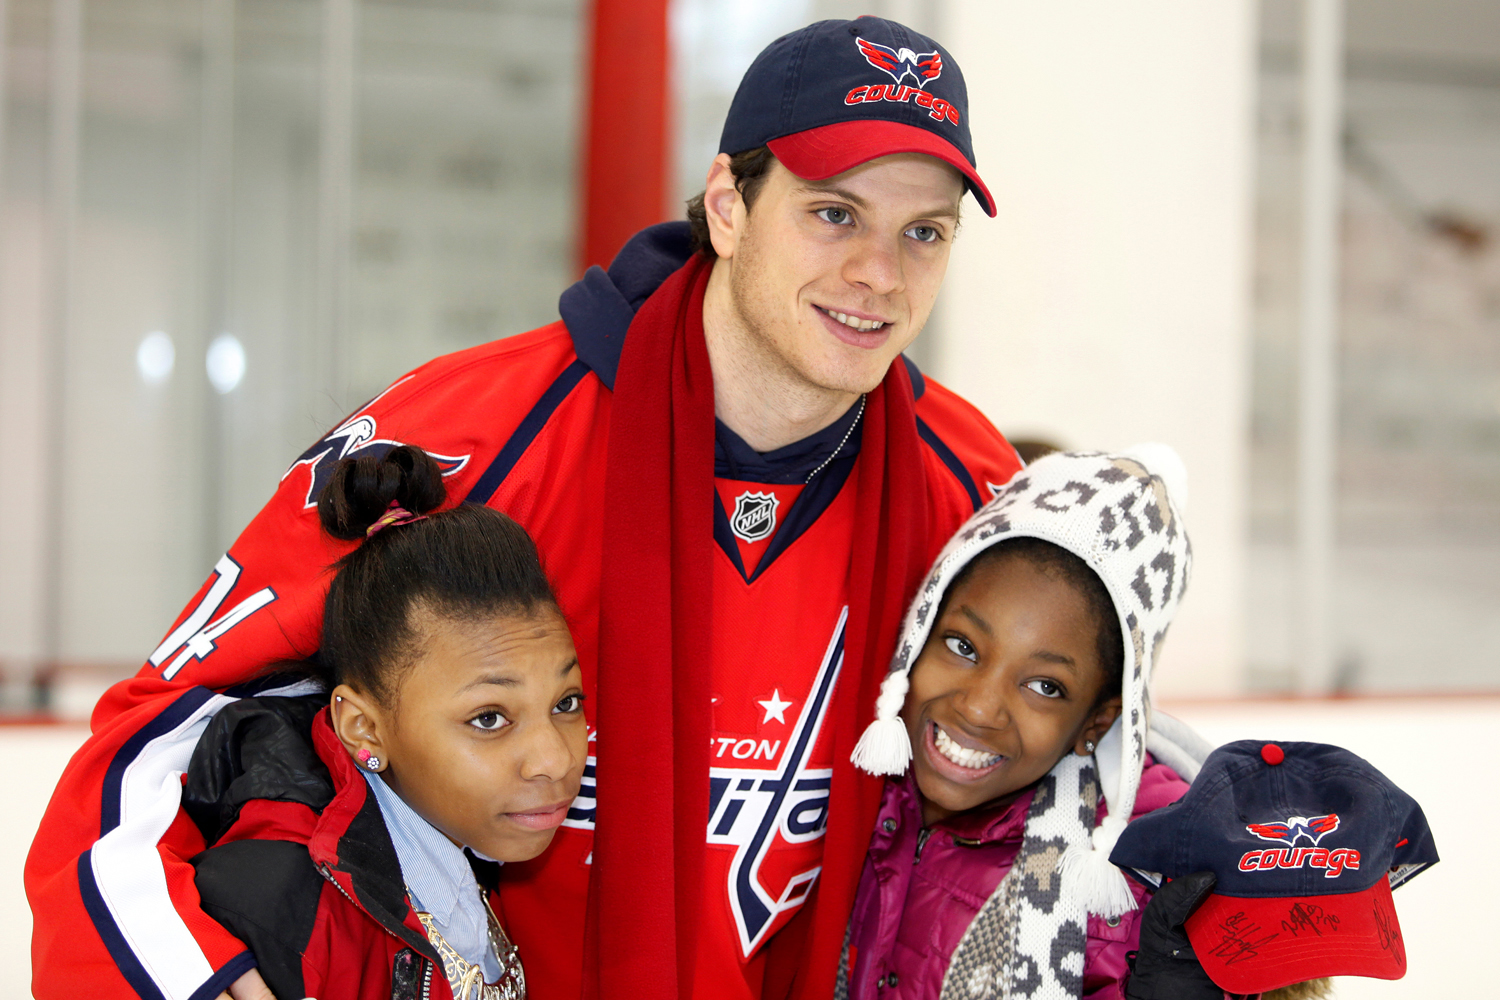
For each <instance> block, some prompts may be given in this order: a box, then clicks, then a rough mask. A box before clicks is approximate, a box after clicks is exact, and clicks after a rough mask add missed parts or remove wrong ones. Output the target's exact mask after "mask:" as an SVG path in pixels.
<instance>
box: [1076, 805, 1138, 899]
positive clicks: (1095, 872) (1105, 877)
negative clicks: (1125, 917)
mask: <svg viewBox="0 0 1500 1000" xmlns="http://www.w3.org/2000/svg"><path fill="white" fill-rule="evenodd" d="M1124 829H1125V820H1124V819H1123V818H1121V817H1119V816H1117V815H1115V814H1114V813H1110V814H1109V815H1108V816H1106V817H1104V822H1103V823H1100V824H1099V825H1098V826H1096V827H1094V834H1093V836H1092V837H1091V838H1090V843H1088V844H1086V845H1085V844H1073V845H1072V846H1070V847H1069V848H1068V849H1067V850H1066V851H1065V852H1063V856H1062V860H1061V861H1059V862H1058V864H1057V867H1058V870H1059V871H1061V872H1062V877H1063V882H1064V884H1067V885H1070V886H1071V887H1072V889H1073V891H1075V892H1077V893H1078V895H1079V897H1080V898H1081V899H1082V901H1083V905H1084V908H1085V909H1086V910H1088V911H1089V912H1090V913H1097V914H1099V915H1100V916H1101V917H1118V916H1121V915H1122V914H1126V913H1129V912H1130V911H1131V910H1133V909H1135V908H1136V903H1135V895H1134V894H1133V893H1132V892H1131V891H1130V883H1129V882H1126V881H1125V873H1124V872H1123V871H1121V870H1120V869H1118V868H1116V867H1115V866H1114V865H1112V864H1110V862H1109V854H1110V852H1111V851H1113V850H1114V849H1115V841H1117V840H1119V839H1120V832H1121V831H1122V830H1124Z"/></svg>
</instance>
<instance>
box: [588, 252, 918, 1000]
mask: <svg viewBox="0 0 1500 1000" xmlns="http://www.w3.org/2000/svg"><path fill="white" fill-rule="evenodd" d="M712 270H713V264H712V261H711V260H708V259H705V258H703V257H701V256H695V257H694V258H693V260H691V261H689V262H688V263H687V264H686V265H685V266H684V267H683V268H682V269H681V270H679V271H678V272H677V273H676V274H674V275H672V277H670V278H668V279H667V281H666V282H665V283H664V284H663V285H662V286H661V288H659V289H658V290H657V291H656V292H655V294H653V295H652V296H651V298H650V299H648V300H647V301H646V303H645V305H644V306H642V307H641V310H640V312H638V313H637V314H636V317H635V320H634V321H633V322H632V323H631V325H630V331H629V334H628V335H627V336H626V339H625V347H624V351H623V354H622V356H621V358H620V366H619V371H618V374H617V376H616V379H615V388H614V400H613V404H612V412H611V416H610V439H609V458H608V467H607V469H606V473H605V500H604V560H603V579H602V583H601V587H600V599H601V608H600V623H599V662H600V665H601V666H600V669H599V671H598V676H597V681H596V683H597V687H596V690H597V697H598V703H597V711H596V712H595V718H596V720H597V723H598V727H599V734H600V741H599V747H600V750H599V764H598V791H597V796H598V797H597V809H598V811H597V813H596V816H597V829H596V832H595V836H594V863H593V868H592V876H593V877H592V880H591V882H590V886H589V918H588V935H587V945H586V954H585V967H584V976H585V983H586V987H585V993H586V995H588V996H589V997H591V998H602V1000H626V998H634V997H640V998H643V1000H644V998H650V1000H663V998H667V1000H670V998H684V1000H685V998H687V997H689V996H690V995H691V994H692V991H693V986H692V983H693V966H694V956H695V949H696V948H697V944H698V935H697V929H698V924H699V916H698V911H699V909H700V899H701V896H702V889H701V884H702V880H703V866H704V855H705V850H706V849H705V841H706V838H707V829H708V790H709V784H708V771H709V756H708V744H709V724H710V714H711V709H710V707H709V696H710V695H709V688H710V681H711V668H710V665H709V637H710V631H711V622H712V620H713V599H712V592H713V584H712V573H711V565H712V562H711V560H712V559H713V557H714V553H713V546H714V539H713V510H714V496H715V494H714V467H713V466H714V392H713V376H712V373H711V372H710V371H709V364H708V349H707V346H706V344H705V342H704V336H703V297H704V291H705V289H706V288H707V286H708V278H709V274H710V273H711V271H712ZM853 475H854V482H853V484H852V485H853V488H855V489H857V490H858V495H857V500H856V506H855V511H856V513H855V528H854V539H855V543H854V546H853V558H852V560H851V564H850V567H849V577H848V579H849V595H850V608H849V622H848V631H847V633H846V636H845V641H844V650H845V661H844V668H843V670H842V673H841V676H840V678H839V681H838V684H837V687H836V689H835V692H834V699H833V705H832V708H831V710H830V714H829V719H828V723H827V725H828V730H829V735H830V736H831V737H832V739H833V741H834V742H833V758H834V765H833V783H832V788H831V791H830V800H829V809H828V817H829V820H828V830H827V834H826V839H825V841H824V860H823V870H822V874H821V876H820V878H819V880H818V885H817V888H816V889H815V890H814V892H813V893H812V894H811V895H810V896H809V898H808V901H807V903H806V904H805V905H804V906H803V907H802V910H801V912H800V913H798V914H797V915H796V917H794V918H793V920H792V922H791V923H790V924H788V925H787V926H786V927H784V928H783V929H782V930H781V931H780V932H779V933H778V934H777V935H776V936H775V937H774V938H773V939H772V940H771V942H770V944H769V945H768V953H767V973H766V983H765V989H764V996H766V997H782V996H797V997H807V998H814V997H816V998H823V997H828V996H831V995H832V992H833V983H834V977H835V975H836V971H837V966H838V959H839V953H840V950H841V948H842V946H843V941H844V930H845V925H846V923H847V921H848V917H849V910H850V907H851V906H852V904H853V901H854V892H855V888H856V886H857V884H858V880H859V875H860V870H861V867H862V865H863V862H864V856H865V850H866V848H867V847H868V845H869V839H870V831H871V829H872V828H873V824H874V821H875V814H876V811H877V809H878V806H879V797H880V783H879V781H878V779H874V778H871V777H869V776H867V775H863V774H861V773H859V772H856V771H855V769H854V767H853V765H851V764H850V763H849V754H850V752H851V751H852V750H853V749H854V744H855V742H856V740H857V739H858V738H859V734H860V731H861V729H862V728H863V726H864V724H865V723H866V722H868V721H869V720H870V719H871V718H873V712H874V704H875V695H876V693H877V690H878V688H879V684H880V679H881V678H882V677H883V676H884V675H885V672H886V667H887V664H888V662H889V659H890V656H891V653H892V651H893V650H894V647H895V642H896V633H897V629H898V627H899V625H900V619H901V615H902V612H903V611H904V610H905V603H906V601H907V599H908V597H909V595H910V594H911V593H912V592H913V591H914V590H915V589H916V586H917V584H918V582H919V581H920V577H921V574H922V572H923V571H924V570H926V568H927V566H926V562H927V556H928V551H927V538H926V535H927V524H928V515H927V488H926V480H925V478H924V475H923V464H922V457H921V453H920V451H919V444H918V440H917V430H916V418H915V414H914V411H913V400H912V389H911V382H910V380H909V378H908V376H907V373H906V367H905V365H903V364H899V363H897V364H893V365H892V366H891V368H890V371H889V372H888V373H887V375H886V377H885V381H884V382H883V383H882V384H881V385H880V386H879V387H877V388H876V389H875V390H874V391H873V392H871V393H870V394H869V398H868V400H867V403H866V406H865V414H864V431H863V435H862V440H861V445H860V453H859V458H858V461H857V463H856V466H855V471H854V474H853ZM845 488H849V487H848V486H846V487H845ZM871 543H873V544H871ZM627 748H628V749H627Z"/></svg>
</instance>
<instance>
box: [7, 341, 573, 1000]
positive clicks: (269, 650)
mask: <svg viewBox="0 0 1500 1000" xmlns="http://www.w3.org/2000/svg"><path fill="white" fill-rule="evenodd" d="M585 374H586V372H585V370H584V369H583V368H582V365H581V363H580V362H578V360H577V358H576V356H575V355H574V354H573V350H572V343H571V341H570V340H569V338H568V335H567V332H566V330H565V329H564V328H563V326H562V324H561V323H554V324H551V325H550V326H547V327H543V328H541V329H540V330H536V331H533V332H532V333H529V334H522V335H519V336H516V337H511V338H509V339H507V340H503V341H497V342H496V343H494V344H488V345H484V346H482V347H478V348H474V349H472V350H469V351H464V352H460V353H458V354H454V355H449V356H447V357H444V358H439V359H437V360H435V361H433V362H430V363H429V364H427V365H424V366H423V367H421V368H418V369H417V370H416V371H414V372H412V373H410V374H409V375H406V376H405V377H403V378H401V379H398V380H397V381H396V382H395V383H394V384H392V385H391V386H390V388H388V389H387V390H386V391H385V392H383V393H382V394H381V395H380V396H377V397H376V398H375V399H373V400H371V401H370V402H369V403H367V404H365V405H364V406H363V407H361V408H360V409H359V410H357V411H355V412H354V413H353V414H351V415H350V416H349V417H348V418H347V419H346V420H344V421H342V422H341V423H340V424H339V425H338V426H337V427H335V428H334V429H333V430H332V431H330V432H329V433H328V434H326V435H325V436H324V437H323V438H322V439H321V440H320V441H319V442H318V443H317V444H316V445H314V446H313V447H312V448H310V449H308V451H307V452H305V453H304V454H303V455H302V456H301V457H300V458H299V459H298V460H297V461H296V462H295V463H294V464H293V465H292V466H291V467H290V468H289V469H288V470H287V472H286V473H285V475H284V476H283V477H282V479H281V483H280V485H279V487H278V488H277V491H276V494H275V495H274V496H273V497H272V498H271V501H270V502H269V503H267V504H266V506H265V508H264V509H262V510H261V512H260V513H259V514H258V515H256V517H255V519H254V520H253V521H251V522H250V525H249V526H248V527H247V528H246V529H245V530H244V532H243V533H242V534H241V535H240V537H239V538H238V539H236V540H235V543H234V545H233V546H231V547H230V549H229V551H228V552H227V553H226V554H225V555H224V557H223V558H222V559H220V560H219V563H218V565H217V566H216V567H215V568H214V571H213V573H212V575H210V577H209V579H208V580H207V581H206V582H205V583H204V584H203V586H202V587H201V588H200V589H199V591H198V593H197V594H196V595H194V597H193V599H192V600H191V601H190V602H189V603H188V606H187V607H186V608H184V609H183V612H182V614H181V615H180V616H179V617H178V619H177V621H176V622H175V623H174V624H173V626H172V628H171V629H170V630H169V631H168V633H167V634H166V636H165V637H164V638H163V640H162V642H161V643H160V645H158V646H157V648H156V649H155V650H153V651H152V652H151V654H150V656H149V658H148V660H147V662H146V664H145V665H144V666H143V667H142V668H141V670H140V672H139V673H138V674H136V675H135V676H134V677H132V678H130V679H129V680H126V681H122V682H120V683H119V684H117V685H115V686H114V687H113V688H111V689H110V690H109V692H108V693H106V694H105V696H104V697H103V698H102V699H100V701H99V704H98V706H97V707H96V708H95V709H94V715H93V720H92V729H93V734H92V736H91V737H90V738H89V740H88V742H87V743H85V744H84V746H83V747H82V749H80V750H79V751H78V753H77V754H76V755H75V756H74V758H73V760H72V761H71V762H70V763H69V765H68V767H67V769H66V770H65V771H64V773H63V777H62V780H61V781H60V782H59V784H58V788H57V791H56V792H55V793H54V794H53V798H52V801H51V803H50V804H49V806H48V808H47V811H46V813H45V815H44V816H43V819H42V824H41V827H40V829H39V830H38V832H37V836H36V839H35V841H34V842H33V844H32V848H31V852H30V854H29V855H28V857H27V860H26V876H25V877H26V894H27V898H28V900H29V901H30V903H31V908H32V912H33V914H34V919H35V925H34V926H35V930H34V933H33V938H32V970H33V971H32V975H33V992H34V995H35V996H36V997H38V998H44V1000H45V998H51V997H58V998H61V997H72V996H74V995H76V994H77V993H78V992H80V990H82V991H84V992H87V993H88V994H89V995H90V996H91V997H94V998H96V1000H97V998H109V1000H113V998H119V1000H134V998H136V997H140V998H149V1000H205V998H211V997H213V996H214V995H215V994H216V993H218V992H219V991H220V990H222V989H224V988H225V987H227V986H228V985H229V984H230V983H231V982H233V981H234V980H235V979H236V978H238V977H239V976H240V975H241V974H243V973H244V972H245V971H246V970H247V969H249V968H251V967H253V964H254V959H253V957H252V956H250V955H249V953H248V952H246V951H245V948H244V946H243V945H242V944H240V943H239V942H238V941H237V940H235V939H234V938H233V937H232V936H231V935H230V934H229V933H228V932H227V931H225V930H224V929H223V928H221V927H219V926H218V925H217V924H216V923H214V922H213V921H212V920H211V919H209V918H208V917H207V916H206V915H205V914H204V913H203V912H202V910H201V908H200V907H199V904H198V895H197V890H196V889H195V888H194V885H193V869H192V866H191V865H189V864H188V863H187V861H186V859H187V858H189V857H191V856H192V855H194V854H196V853H197V852H199V851H201V850H203V849H204V846H205V845H204V843H203V841H202V838H201V836H200V835H199V834H198V831H197V828H196V827H194V825H193V824H192V823H191V822H190V821H188V820H187V819H186V817H185V816H184V815H183V814H182V813H181V811H180V810H179V808H178V805H179V802H180V798H181V775H182V772H183V771H184V769H185V768H186V766H187V761H188V758H189V757H190V756H191V754H192V751H193V747H194V746H195V745H196V743H197V739H198V736H199V734H201V732H202V731H203V729H204V727H205V726H206V725H207V722H208V719H209V718H210V717H211V716H212V715H213V714H214V713H215V712H217V711H218V710H219V709H220V708H222V707H223V706H224V705H225V704H228V703H229V702H230V701H231V700H232V699H233V698H234V697H235V696H237V695H240V694H243V693H246V692H248V691H250V690H254V689H255V687H256V684H255V683H253V682H255V679H256V678H258V677H264V675H266V674H267V673H268V672H269V671H270V670H271V668H273V667H274V666H275V665H277V664H278V663H281V662H284V661H288V660H300V659H303V658H305V657H307V656H308V655H309V654H311V653H313V652H314V651H315V650H316V649H317V647H318V638H319V633H320V630H321V625H322V609H323V598H324V595H325V593H326V591H327V587H328V582H329V580H330V578H331V575H330V570H329V567H330V565H331V564H332V563H333V562H334V561H335V560H337V559H338V558H339V556H341V555H342V554H343V553H344V552H346V551H348V549H349V548H350V543H345V542H337V541H334V540H333V539H330V538H328V537H327V536H325V535H324V534H323V533H322V532H321V530H320V528H319V522H318V517H317V510H316V503H315V501H316V496H317V490H319V489H320V488H321V487H322V485H323V483H325V482H326V481H327V478H328V476H329V474H330V473H331V472H332V468H333V465H334V464H335V463H336V462H337V461H338V459H339V458H340V457H342V456H344V455H348V454H353V453H358V452H359V451H361V450H363V449H366V448H379V447H388V446H390V445H391V444H394V443H408V444H415V445H419V446H420V447H422V448H423V449H425V450H426V451H428V452H430V453H432V454H434V455H435V456H436V457H437V458H438V461H439V464H440V465H441V466H442V467H443V468H444V470H445V473H446V474H447V482H448V484H449V490H448V496H449V503H457V502H459V501H461V500H463V499H464V498H465V497H466V496H468V495H469V494H470V493H471V491H473V490H475V489H476V487H477V488H478V489H479V490H480V491H483V490H484V489H485V488H486V484H487V483H488V481H489V480H490V479H493V478H495V476H496V475H498V474H499V473H500V472H503V465H504V463H505V462H506V461H507V460H508V459H507V456H508V455H509V451H507V448H509V449H510V450H512V451H513V450H514V449H515V447H516V445H515V443H514V441H513V439H516V438H524V436H525V434H526V433H528V423H527V421H528V420H531V421H533V422H535V421H536V420H537V419H539V417H538V407H545V404H546V401H547V400H548V398H549V394H551V395H552V396H556V395H557V394H558V393H559V392H564V393H565V392H566V391H568V389H569V388H570V387H571V386H572V385H576V384H577V382H578V381H579V380H580V379H581V378H583V377H584V376H585ZM532 432H533V433H534V430H533V431H532ZM488 489H490V490H491V491H492V490H493V485H489V486H488ZM485 496H488V494H485ZM276 683H278V682H277V681H275V680H274V679H268V680H262V681H260V682H259V686H261V687H262V688H264V687H267V686H272V685H274V684H276ZM282 683H283V684H284V682H282Z"/></svg>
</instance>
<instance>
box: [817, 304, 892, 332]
mask: <svg viewBox="0 0 1500 1000" xmlns="http://www.w3.org/2000/svg"><path fill="white" fill-rule="evenodd" d="M823 311H824V312H825V313H827V314H828V315H829V316H832V317H833V318H834V319H836V320H838V321H839V322H840V323H842V324H844V325H845V326H847V327H849V328H850V329H853V330H861V331H863V332H865V333H869V332H870V331H872V330H879V329H880V328H881V327H883V326H885V324H884V323H882V322H881V321H880V320H877V319H860V318H859V317H858V316H850V315H849V314H848V313H841V312H834V311H833V310H832V309H824V310H823Z"/></svg>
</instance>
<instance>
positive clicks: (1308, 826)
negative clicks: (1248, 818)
mask: <svg viewBox="0 0 1500 1000" xmlns="http://www.w3.org/2000/svg"><path fill="white" fill-rule="evenodd" d="M1338 828H1339V817H1338V813H1329V814H1328V815H1327V816H1314V817H1312V818H1311V819H1309V818H1308V817H1306V816H1288V817H1287V820H1286V822H1285V823H1251V824H1249V825H1247V826H1246V827H1245V829H1246V830H1248V831H1250V832H1251V833H1253V834H1255V835H1256V836H1257V837H1259V838H1260V839H1261V840H1270V841H1280V842H1283V843H1286V844H1290V845H1291V846H1293V847H1295V846H1296V845H1297V841H1298V839H1300V838H1302V837H1306V838H1307V839H1308V840H1310V841H1312V845H1313V846H1314V847H1317V846H1318V841H1320V840H1322V839H1323V838H1324V837H1326V836H1328V834H1330V833H1332V832H1333V831H1335V830H1337V829H1338Z"/></svg>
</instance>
